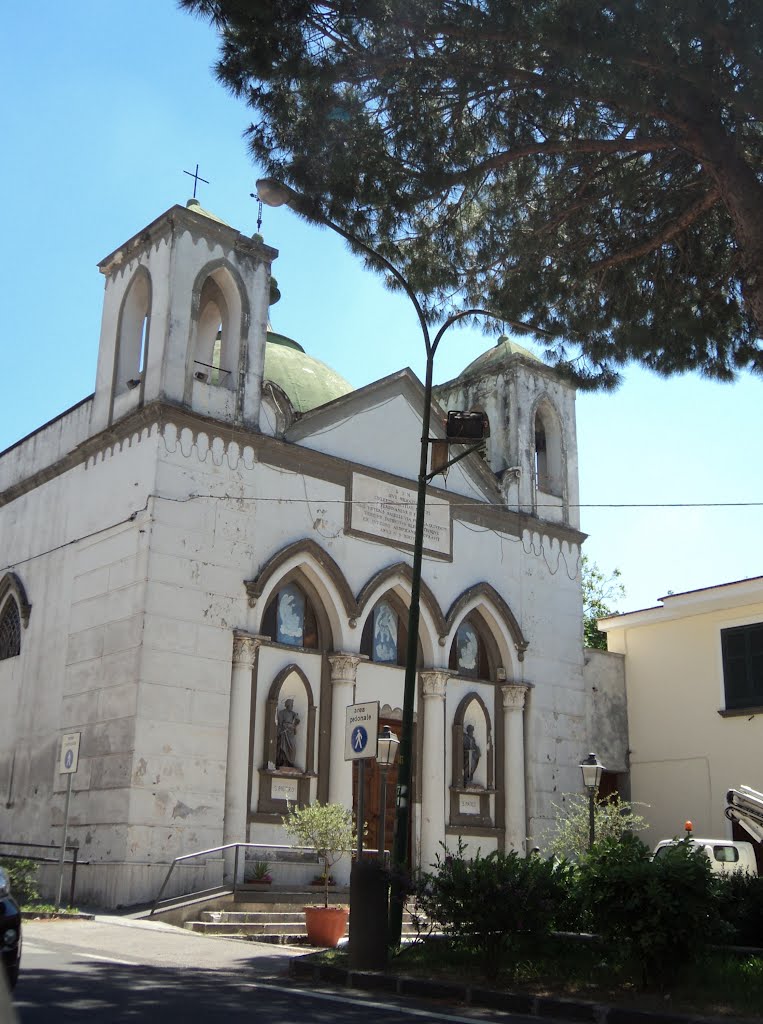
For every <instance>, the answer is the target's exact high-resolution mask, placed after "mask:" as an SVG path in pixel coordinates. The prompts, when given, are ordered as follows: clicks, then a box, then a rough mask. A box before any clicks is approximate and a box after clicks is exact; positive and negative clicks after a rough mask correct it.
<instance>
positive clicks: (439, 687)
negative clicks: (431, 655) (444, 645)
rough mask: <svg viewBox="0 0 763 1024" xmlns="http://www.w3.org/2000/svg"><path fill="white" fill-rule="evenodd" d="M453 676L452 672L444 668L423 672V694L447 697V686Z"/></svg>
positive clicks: (425, 695)
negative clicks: (445, 670)
mask: <svg viewBox="0 0 763 1024" xmlns="http://www.w3.org/2000/svg"><path fill="white" fill-rule="evenodd" d="M450 677H451V673H450V672H444V671H443V670H442V669H431V670H430V671H428V672H422V673H421V683H422V696H424V697H440V698H441V699H443V698H444V697H445V687H446V686H447V684H448V680H449V679H450Z"/></svg>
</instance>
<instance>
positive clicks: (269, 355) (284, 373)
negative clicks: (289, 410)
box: [264, 331, 353, 412]
mask: <svg viewBox="0 0 763 1024" xmlns="http://www.w3.org/2000/svg"><path fill="white" fill-rule="evenodd" d="M264 380H265V381H272V383H273V384H277V385H278V387H279V388H281V390H282V391H284V392H285V394H286V395H288V398H289V401H290V402H291V404H292V405H293V406H294V409H295V411H296V412H310V410H311V409H317V408H318V406H319V405H325V404H326V403H327V402H333V401H334V399H335V398H341V397H342V396H343V395H347V394H349V393H350V391H352V390H353V388H352V385H351V384H349V383H348V382H347V381H346V380H345V379H344V377H340V376H339V374H338V373H335V372H334V371H333V370H332V369H331V367H330V366H326V364H325V363H322V362H321V361H320V360H319V359H313V357H312V356H309V355H307V353H306V352H305V350H304V349H303V348H302V346H301V345H299V344H297V342H296V341H292V339H291V338H287V337H285V335H283V334H276V333H275V331H268V341H267V344H266V345H265V374H264Z"/></svg>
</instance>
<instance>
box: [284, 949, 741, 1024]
mask: <svg viewBox="0 0 763 1024" xmlns="http://www.w3.org/2000/svg"><path fill="white" fill-rule="evenodd" d="M310 956H311V954H307V955H306V956H303V957H297V958H295V959H294V960H292V961H291V963H290V964H289V975H290V976H291V977H292V978H295V979H297V980H300V979H301V980H305V981H312V982H324V983H326V984H329V985H341V986H344V987H345V988H358V989H363V990H365V991H370V992H387V993H389V994H390V995H398V996H414V997H418V998H422V999H441V1000H448V1001H451V1002H454V1003H464V1004H465V1005H467V1006H473V1007H475V1008H479V1009H485V1010H501V1011H504V1012H506V1013H521V1014H524V1015H526V1016H530V1017H538V1018H539V1019H541V1020H543V1019H549V1018H556V1019H557V1020H565V1021H584V1022H590V1024H731V1021H732V1020H733V1021H736V1022H743V1021H744V1020H745V1018H742V1017H733V1018H729V1017H706V1016H697V1015H694V1014H685V1013H665V1012H664V1011H662V1010H659V1011H657V1010H655V1011H651V1010H631V1009H628V1008H627V1007H622V1006H609V1005H607V1004H604V1003H592V1002H588V1001H586V1000H582V999H562V998H558V997H553V996H533V995H529V994H523V993H521V992H504V991H501V990H498V989H489V988H479V987H476V986H472V985H464V984H461V983H460V982H451V981H432V980H429V979H427V978H414V977H412V976H410V975H402V974H400V975H398V974H384V973H382V972H379V971H352V970H350V969H349V968H346V967H338V966H335V965H333V964H316V963H314V962H312V961H311V960H310V959H309V957H310Z"/></svg>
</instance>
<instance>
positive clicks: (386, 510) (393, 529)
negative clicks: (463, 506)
mask: <svg viewBox="0 0 763 1024" xmlns="http://www.w3.org/2000/svg"><path fill="white" fill-rule="evenodd" d="M350 507H351V512H350V523H349V525H350V529H351V530H352V531H353V533H360V534H363V535H364V536H367V537H372V538H373V539H374V540H379V541H382V542H386V543H390V544H394V545H395V546H398V545H402V546H405V547H413V541H414V531H415V527H416V491H415V490H414V488H412V487H400V486H399V485H397V484H392V483H390V482H389V481H387V480H378V479H375V478H374V477H370V476H364V475H363V474H362V473H353V474H352V505H351V506H350ZM424 550H425V551H427V552H429V553H431V554H433V555H440V556H445V557H446V558H448V557H450V553H451V530H450V504H449V503H448V502H447V501H442V500H441V499H438V498H431V497H427V503H426V509H425V515H424Z"/></svg>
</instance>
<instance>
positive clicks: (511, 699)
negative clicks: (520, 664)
mask: <svg viewBox="0 0 763 1024" xmlns="http://www.w3.org/2000/svg"><path fill="white" fill-rule="evenodd" d="M529 689H530V686H529V684H528V683H509V684H508V685H507V686H502V687H501V696H502V697H503V707H504V710H505V711H522V709H523V708H524V706H525V697H526V696H527V691H528V690H529Z"/></svg>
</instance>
